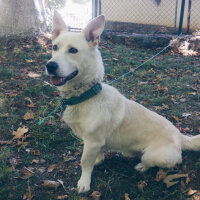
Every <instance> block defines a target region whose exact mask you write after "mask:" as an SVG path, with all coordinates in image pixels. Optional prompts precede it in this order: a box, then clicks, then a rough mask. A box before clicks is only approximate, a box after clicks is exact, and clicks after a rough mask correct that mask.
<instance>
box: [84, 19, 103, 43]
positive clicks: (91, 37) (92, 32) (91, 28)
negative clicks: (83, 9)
mask: <svg viewBox="0 0 200 200" xmlns="http://www.w3.org/2000/svg"><path fill="white" fill-rule="evenodd" d="M104 24H105V17H104V16H103V15H100V16H98V17H96V18H94V19H92V20H91V21H90V22H89V23H88V25H87V26H86V27H85V28H84V29H83V33H84V34H85V38H86V40H87V41H88V42H91V44H92V45H93V46H96V45H97V44H98V43H99V40H100V35H101V34H102V32H103V30H104Z"/></svg>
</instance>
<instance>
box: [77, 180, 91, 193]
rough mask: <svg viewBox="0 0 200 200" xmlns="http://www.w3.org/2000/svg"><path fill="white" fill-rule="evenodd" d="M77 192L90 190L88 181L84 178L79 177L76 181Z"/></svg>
mask: <svg viewBox="0 0 200 200" xmlns="http://www.w3.org/2000/svg"><path fill="white" fill-rule="evenodd" d="M77 189H78V193H84V192H88V191H89V190H90V183H88V182H87V181H85V180H82V179H80V180H79V181H78V186H77Z"/></svg>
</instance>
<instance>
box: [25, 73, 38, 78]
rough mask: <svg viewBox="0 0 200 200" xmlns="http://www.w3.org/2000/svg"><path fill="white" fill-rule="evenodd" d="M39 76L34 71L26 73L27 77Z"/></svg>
mask: <svg viewBox="0 0 200 200" xmlns="http://www.w3.org/2000/svg"><path fill="white" fill-rule="evenodd" d="M40 76H41V74H36V73H35V72H29V73H28V77H30V78H38V77H40Z"/></svg>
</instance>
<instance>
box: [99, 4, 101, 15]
mask: <svg viewBox="0 0 200 200" xmlns="http://www.w3.org/2000/svg"><path fill="white" fill-rule="evenodd" d="M99 15H101V0H99Z"/></svg>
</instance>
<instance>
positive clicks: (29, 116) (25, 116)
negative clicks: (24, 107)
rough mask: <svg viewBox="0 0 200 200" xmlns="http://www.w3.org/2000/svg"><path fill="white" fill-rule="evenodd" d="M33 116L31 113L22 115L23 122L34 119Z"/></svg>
mask: <svg viewBox="0 0 200 200" xmlns="http://www.w3.org/2000/svg"><path fill="white" fill-rule="evenodd" d="M34 117H35V115H34V113H33V112H32V111H31V112H27V113H26V114H25V115H24V120H29V119H34Z"/></svg>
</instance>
